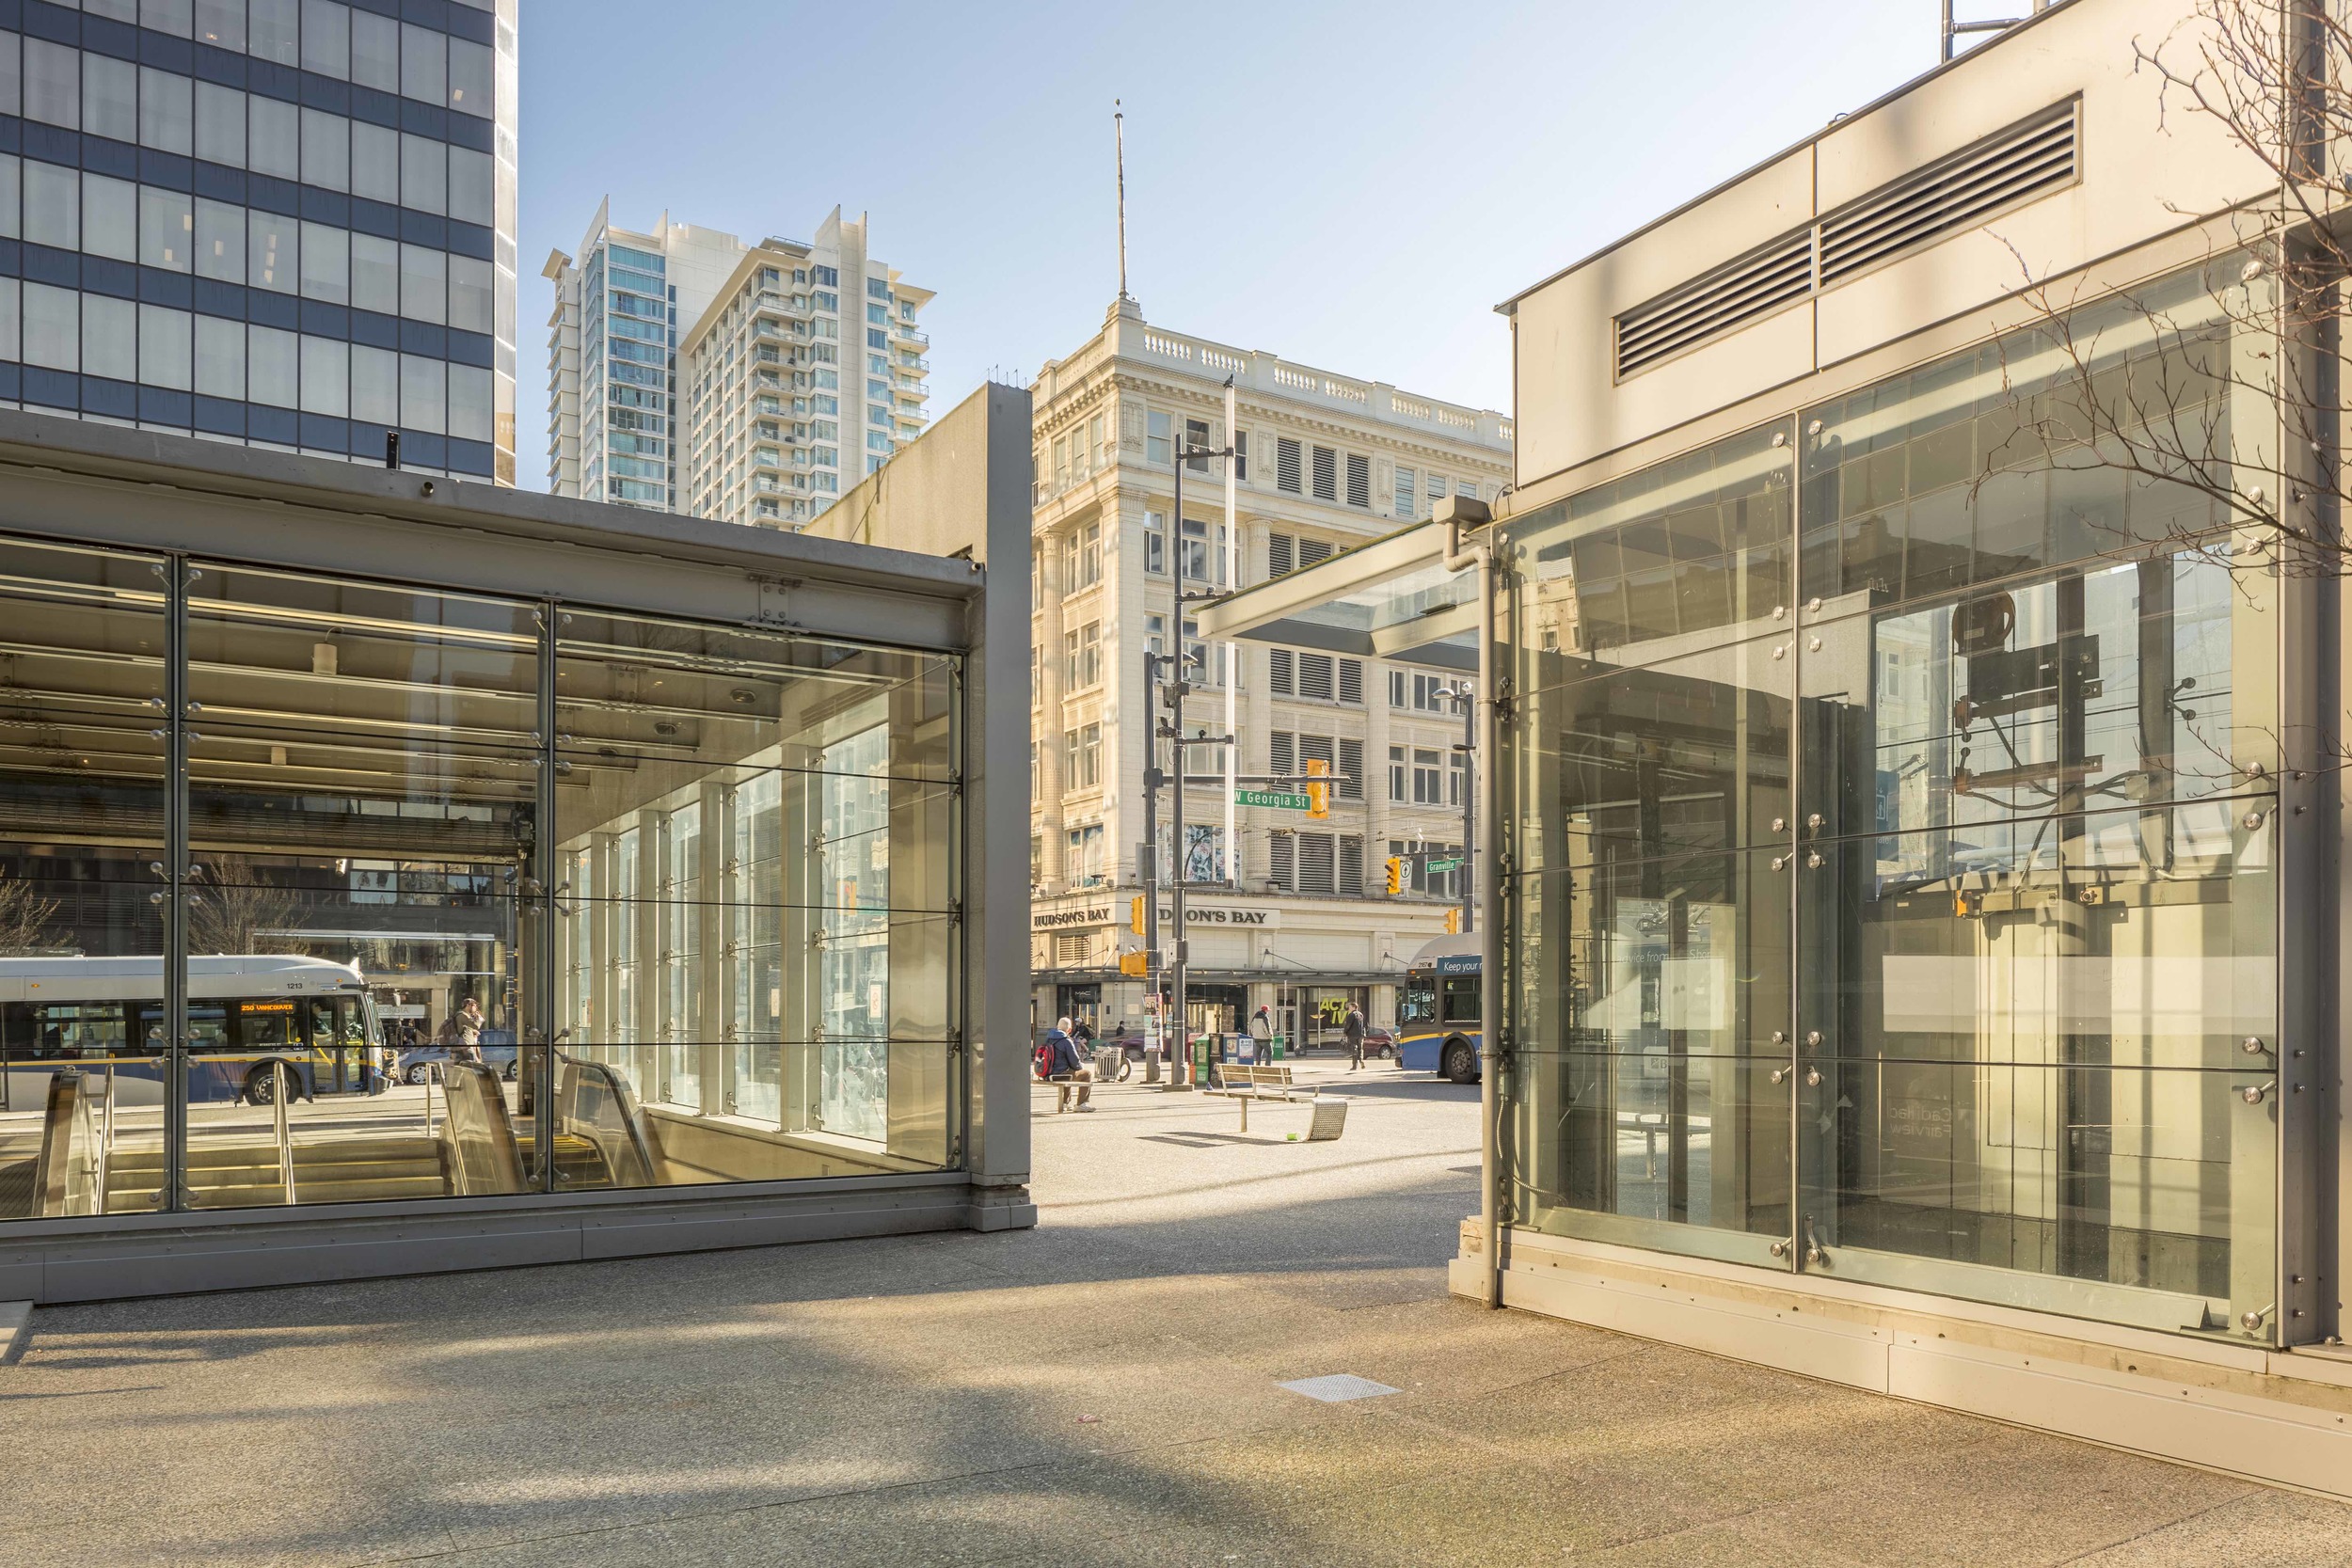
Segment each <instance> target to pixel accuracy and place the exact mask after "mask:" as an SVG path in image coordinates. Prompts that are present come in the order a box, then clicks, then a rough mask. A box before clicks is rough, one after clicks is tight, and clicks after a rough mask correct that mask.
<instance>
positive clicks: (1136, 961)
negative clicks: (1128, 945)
mask: <svg viewBox="0 0 2352 1568" xmlns="http://www.w3.org/2000/svg"><path fill="white" fill-rule="evenodd" d="M1151 968H1152V955H1151V954H1149V953H1146V952H1141V951H1137V952H1134V953H1121V954H1120V955H1119V973H1120V974H1134V975H1137V976H1141V975H1144V974H1149V973H1151Z"/></svg>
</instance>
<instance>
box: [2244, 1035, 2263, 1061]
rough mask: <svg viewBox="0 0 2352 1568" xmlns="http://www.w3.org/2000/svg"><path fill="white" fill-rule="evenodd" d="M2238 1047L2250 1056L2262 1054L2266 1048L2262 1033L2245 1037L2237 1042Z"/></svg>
mask: <svg viewBox="0 0 2352 1568" xmlns="http://www.w3.org/2000/svg"><path fill="white" fill-rule="evenodd" d="M2237 1048H2238V1049H2239V1050H2240V1051H2243V1052H2245V1053H2247V1054H2248V1055H2249V1056H2256V1055H2260V1054H2261V1053H2263V1051H2264V1050H2265V1046H2264V1045H2263V1037H2261V1036H2260V1035H2249V1036H2247V1037H2245V1038H2244V1039H2242V1040H2240V1041H2238V1042H2237Z"/></svg>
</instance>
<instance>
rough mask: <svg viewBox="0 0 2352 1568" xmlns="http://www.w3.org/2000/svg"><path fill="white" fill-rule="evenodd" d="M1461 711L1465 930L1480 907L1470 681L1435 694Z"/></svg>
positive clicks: (1474, 701) (1474, 699)
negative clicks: (1474, 883) (1474, 873)
mask: <svg viewBox="0 0 2352 1568" xmlns="http://www.w3.org/2000/svg"><path fill="white" fill-rule="evenodd" d="M1434 695H1436V696H1439V697H1443V698H1444V699H1445V700H1446V701H1448V702H1450V703H1452V704H1454V705H1455V706H1456V707H1458V708H1460V709H1461V710H1462V739H1461V742H1460V743H1459V744H1458V745H1456V746H1455V747H1454V750H1455V751H1457V752H1461V753H1462V867H1461V869H1462V929H1463V930H1465V931H1471V930H1475V929H1477V926H1476V924H1475V922H1476V919H1477V909H1478V906H1477V904H1476V903H1475V902H1474V901H1473V894H1472V890H1471V885H1470V884H1471V878H1470V872H1471V869H1472V868H1473V867H1474V866H1475V865H1476V861H1475V860H1474V859H1472V857H1473V856H1474V855H1475V854H1476V853H1477V848H1476V846H1477V843H1478V835H1477V834H1476V832H1473V831H1472V830H1473V829H1475V828H1476V826H1477V821H1478V776H1477V774H1476V773H1474V772H1473V771H1471V769H1472V768H1473V767H1474V766H1475V757H1476V753H1475V752H1473V750H1472V748H1473V747H1475V746H1476V745H1477V743H1478V692H1477V689H1476V688H1474V687H1472V686H1471V685H1470V682H1468V681H1456V682H1454V684H1452V685H1450V686H1441V687H1439V688H1438V689H1437V691H1436V692H1435V693H1434Z"/></svg>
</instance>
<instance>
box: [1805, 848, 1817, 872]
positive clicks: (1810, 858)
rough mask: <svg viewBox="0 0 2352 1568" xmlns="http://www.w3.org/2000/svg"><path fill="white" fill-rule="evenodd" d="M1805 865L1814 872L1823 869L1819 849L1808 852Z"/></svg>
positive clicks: (1806, 852)
mask: <svg viewBox="0 0 2352 1568" xmlns="http://www.w3.org/2000/svg"><path fill="white" fill-rule="evenodd" d="M1804 863H1805V864H1807V865H1808V866H1811V867H1812V868H1813V869H1814V870H1816V871H1819V870H1820V868H1821V852H1820V850H1819V849H1808V850H1806V851H1805V855H1804Z"/></svg>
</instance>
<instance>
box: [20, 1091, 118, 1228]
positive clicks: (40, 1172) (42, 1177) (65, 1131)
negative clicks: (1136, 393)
mask: <svg viewBox="0 0 2352 1568" xmlns="http://www.w3.org/2000/svg"><path fill="white" fill-rule="evenodd" d="M92 1076H93V1074H91V1073H88V1072H87V1071H84V1070H82V1069H78V1068H76V1069H67V1070H65V1071H61V1072H56V1073H52V1074H51V1075H50V1079H49V1102H48V1106H47V1108H46V1109H45V1111H44V1112H43V1114H42V1116H41V1131H40V1157H39V1158H38V1159H37V1160H36V1161H35V1162H34V1164H33V1212H35V1213H36V1214H39V1215H40V1216H42V1217H44V1218H49V1217H56V1216H59V1215H65V1214H71V1213H72V1212H73V1209H72V1200H73V1192H72V1179H73V1164H74V1158H75V1154H76V1152H77V1150H76V1146H77V1145H78V1144H81V1143H83V1142H84V1141H86V1140H87V1141H93V1142H94V1141H95V1138H96V1132H97V1130H96V1129H95V1128H94V1127H89V1126H87V1123H88V1122H89V1120H90V1104H89V1096H88V1094H87V1081H88V1080H89V1079H90V1078H91V1077H92ZM92 1201H94V1202H95V1203H96V1204H97V1207H96V1208H95V1209H93V1210H92V1211H91V1212H93V1213H103V1212H104V1210H105V1195H104V1192H103V1189H102V1190H101V1191H100V1192H99V1193H97V1194H96V1195H94V1196H93V1199H92Z"/></svg>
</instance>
